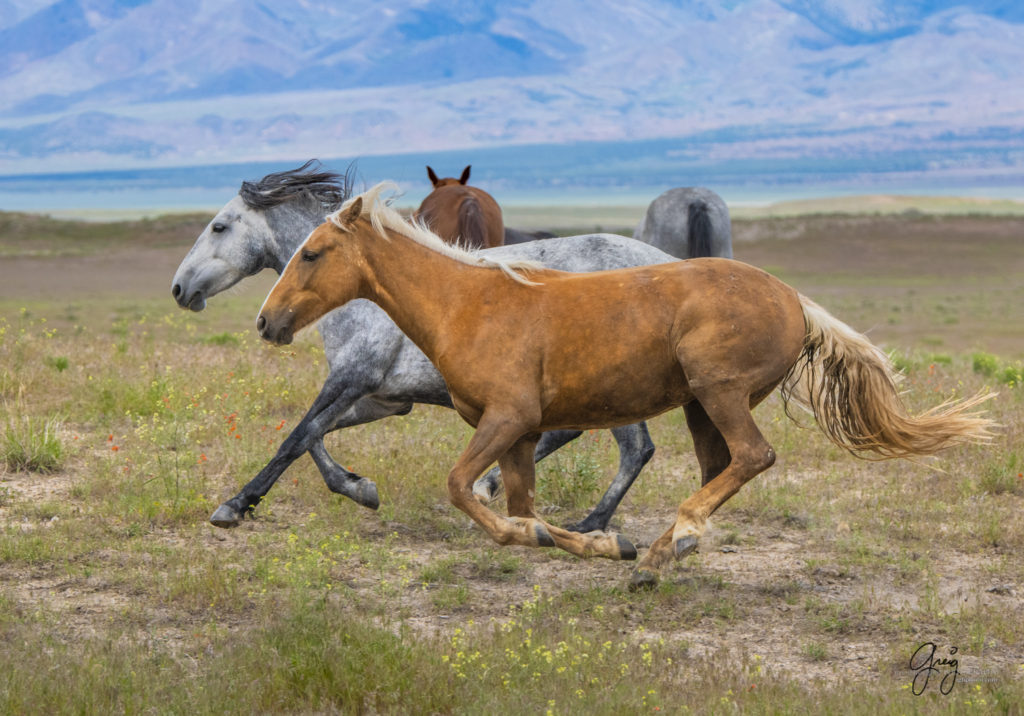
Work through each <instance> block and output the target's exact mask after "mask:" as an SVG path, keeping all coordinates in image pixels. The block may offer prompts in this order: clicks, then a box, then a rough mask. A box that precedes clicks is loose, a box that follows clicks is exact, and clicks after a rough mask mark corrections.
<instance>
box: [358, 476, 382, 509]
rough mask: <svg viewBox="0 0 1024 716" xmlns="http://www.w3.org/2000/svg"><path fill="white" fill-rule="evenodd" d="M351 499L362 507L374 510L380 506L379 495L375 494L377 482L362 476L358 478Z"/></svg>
mask: <svg viewBox="0 0 1024 716" xmlns="http://www.w3.org/2000/svg"><path fill="white" fill-rule="evenodd" d="M352 499H354V500H355V501H356V502H357V503H358V504H360V505H362V506H363V507H369V508H370V509H371V510H376V509H377V508H378V507H380V495H378V494H377V483H375V482H374V481H373V480H367V479H366V478H365V477H364V478H363V479H362V480H360V482H359V485H358V487H357V488H356V494H355V497H353V498H352Z"/></svg>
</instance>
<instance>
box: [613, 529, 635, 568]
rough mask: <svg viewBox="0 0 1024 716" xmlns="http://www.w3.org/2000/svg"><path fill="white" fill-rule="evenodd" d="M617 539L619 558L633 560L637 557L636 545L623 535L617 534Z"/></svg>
mask: <svg viewBox="0 0 1024 716" xmlns="http://www.w3.org/2000/svg"><path fill="white" fill-rule="evenodd" d="M615 541H616V542H618V544H619V559H624V560H627V561H630V562H631V561H633V560H634V559H636V547H634V546H633V543H632V542H630V541H629V540H628V539H626V538H625V537H623V536H622V535H615Z"/></svg>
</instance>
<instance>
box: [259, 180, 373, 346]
mask: <svg viewBox="0 0 1024 716" xmlns="http://www.w3.org/2000/svg"><path fill="white" fill-rule="evenodd" d="M362 211H363V199H362V197H361V196H359V197H356V198H355V199H353V200H352V201H350V202H348V203H347V204H346V205H345V206H343V207H342V208H341V209H339V210H338V211H337V212H335V213H334V214H331V215H330V216H329V217H327V218H328V220H327V221H326V222H324V223H323V224H321V225H320V226H318V227H317V228H316V229H314V230H313V232H312V233H311V234H310V235H309V238H307V239H306V241H305V242H304V243H303V244H302V246H300V247H299V249H298V250H297V251H296V252H295V254H294V255H293V256H292V257H291V259H290V260H289V261H288V265H287V266H285V268H284V271H282V272H281V276H280V278H278V280H277V283H276V284H274V288H273V289H271V291H270V294H269V295H267V300H266V301H264V303H263V307H262V308H261V309H260V313H259V317H258V318H257V319H256V330H257V331H259V334H260V336H261V337H263V339H264V340H267V341H269V342H271V343H275V344H277V345H286V344H288V343H291V342H292V339H293V338H294V337H295V334H296V333H298V332H299V331H300V330H302V329H303V328H305V327H306V326H308V325H309V324H310V323H313V322H314V321H316V320H317V319H319V318H320V317H321V316H323V315H324V314H325V313H327V312H328V311H331V310H332V309H334V308H336V307H338V306H342V305H344V304H346V303H348V302H349V301H351V300H352V299H354V298H356V297H357V295H358V291H359V283H360V274H359V270H358V268H357V265H356V264H357V262H355V261H353V260H352V257H351V255H350V253H351V252H350V251H349V250H348V248H349V246H350V245H351V243H352V242H347V241H344V238H346V237H347V236H350V235H352V234H354V233H356V232H357V231H373V230H374V229H373V227H372V226H371V225H370V222H369V220H367V219H361V215H362Z"/></svg>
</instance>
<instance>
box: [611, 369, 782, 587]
mask: <svg viewBox="0 0 1024 716" xmlns="http://www.w3.org/2000/svg"><path fill="white" fill-rule="evenodd" d="M701 392H702V394H703V397H704V398H705V399H704V400H702V401H701V408H702V410H701V411H697V410H696V409H691V411H690V412H688V413H687V420H688V421H690V420H691V414H692V418H693V420H694V422H695V424H696V425H697V426H698V430H699V434H700V435H701V436H702V437H701V438H699V440H700V442H701V444H702V447H701V449H700V450H701V452H703V453H704V454H705V456H706V459H710V462H709V463H708V464H709V465H715V464H716V462H717V461H720V460H722V457H723V456H722V454H721V452H720V450H721V446H720V445H717V446H716V443H717V439H716V438H715V437H714V431H712V430H711V427H713V428H716V429H717V431H718V433H719V434H720V435H721V438H722V440H723V441H724V443H725V446H726V449H727V450H728V453H729V462H728V464H727V465H726V466H725V468H724V469H723V470H722V471H721V472H720V473H719V474H717V475H715V476H714V477H711V479H709V480H707V482H706V483H705V484H704V485H703V486H702V487H701V488H700V489H699V490H697V492H695V493H694V494H692V495H691V496H690V497H688V498H687V499H686V500H684V501H683V502H682V504H680V505H679V510H678V512H677V514H676V521H675V523H674V524H673V525H672V527H670V528H669V529H668V530H667V531H665V533H663V534H662V535H661V536H660V537H659V538H658V539H657V540H655V541H654V543H653V544H652V545H651V548H650V549H649V550H648V552H647V554H646V555H645V556H644V558H643V560H641V562H640V564H638V565H637V568H636V570H634V572H633V578H632V584H631V586H632V587H634V588H637V587H647V586H653V585H654V584H656V583H657V581H658V573H659V571H660V569H661V567H662V566H663V565H664V564H665V563H666V562H668V561H669V560H671V559H672V558H673V557H675V558H677V559H681V558H683V557H685V556H686V555H688V554H690V553H691V552H693V550H694V549H696V547H697V541H698V539H699V538H700V536H701V535H702V534H703V533H704V530H705V529H706V526H707V521H708V518H709V517H711V515H712V514H713V513H714V512H715V510H717V509H718V508H719V507H720V506H721V505H722V504H723V503H725V501H726V500H728V499H729V498H730V497H732V496H733V495H735V494H736V493H737V492H738V491H739V489H740V488H741V487H742V486H743V485H745V484H746V483H747V482H749V481H750V480H751V479H752V478H754V477H756V476H757V475H759V474H760V473H762V472H764V471H765V470H767V469H768V468H769V467H771V466H772V465H773V464H774V463H775V451H774V450H773V449H772V446H771V445H769V444H768V441H767V440H765V439H764V436H763V435H762V434H761V431H760V430H759V429H758V427H757V424H756V423H755V422H754V418H753V416H752V415H751V413H750V396H749V394H748V393H747V392H735V391H734V392H732V393H725V394H723V393H718V394H716V393H715V392H714V391H713V390H707V389H705V390H704V391H701ZM697 397H698V400H699V399H700V398H701V397H702V396H701V395H698V396H697ZM708 406H713V407H711V408H709V407H708ZM701 412H703V413H704V414H705V415H706V416H707V419H708V422H709V423H711V426H710V427H709V426H707V425H705V424H704V423H703V419H702V416H701V415H700V413H701ZM694 440H695V444H696V442H697V441H698V438H697V434H695V435H694ZM698 459H699V458H698ZM701 469H702V472H703V471H704V470H705V467H704V464H702V465H701ZM705 474H706V475H708V474H710V472H708V473H705Z"/></svg>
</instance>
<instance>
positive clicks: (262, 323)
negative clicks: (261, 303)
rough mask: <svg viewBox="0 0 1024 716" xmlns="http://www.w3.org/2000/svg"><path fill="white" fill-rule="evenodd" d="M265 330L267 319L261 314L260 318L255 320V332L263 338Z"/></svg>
mask: <svg viewBox="0 0 1024 716" xmlns="http://www.w3.org/2000/svg"><path fill="white" fill-rule="evenodd" d="M266 328H267V319H266V318H265V317H264V316H263V314H262V313H261V314H260V317H259V318H257V319H256V330H257V331H259V334H260V335H261V336H263V335H264V330H266Z"/></svg>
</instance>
